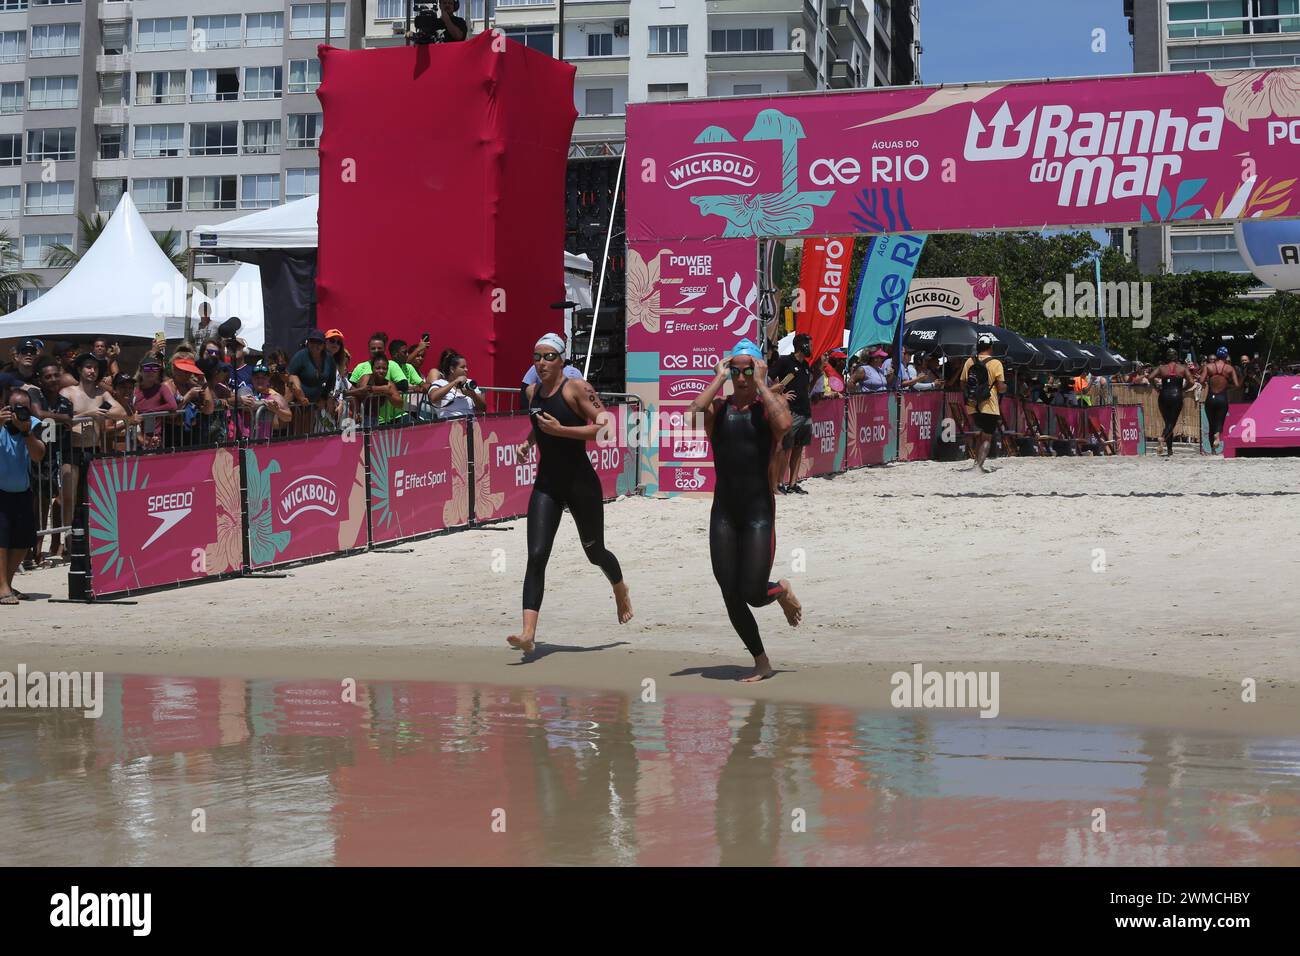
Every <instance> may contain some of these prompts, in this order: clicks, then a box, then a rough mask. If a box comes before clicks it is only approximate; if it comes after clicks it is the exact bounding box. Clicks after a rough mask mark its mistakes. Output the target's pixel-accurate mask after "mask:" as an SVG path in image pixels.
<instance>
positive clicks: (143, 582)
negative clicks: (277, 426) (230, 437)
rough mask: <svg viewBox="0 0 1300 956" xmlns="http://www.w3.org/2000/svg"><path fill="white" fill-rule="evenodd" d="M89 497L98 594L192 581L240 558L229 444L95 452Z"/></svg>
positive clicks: (234, 462)
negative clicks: (116, 454) (108, 454)
mask: <svg viewBox="0 0 1300 956" xmlns="http://www.w3.org/2000/svg"><path fill="white" fill-rule="evenodd" d="M87 497H88V501H89V521H90V552H91V558H90V568H91V587H92V589H93V591H94V593H95V594H96V595H100V596H103V595H107V594H115V593H121V592H123V591H135V590H140V589H142V588H151V587H160V586H163V585H169V584H180V583H182V582H185V581H197V580H199V579H201V578H205V577H212V576H214V575H219V574H226V573H228V572H231V571H238V570H239V569H240V567H241V566H242V564H243V556H244V550H243V537H242V532H241V530H240V515H241V511H240V502H239V459H238V458H236V457H235V452H234V450H233V449H229V448H214V449H209V450H205V451H192V452H178V453H176V454H168V455H141V456H130V457H126V458H100V459H95V460H94V461H92V462H91V464H90V470H89V477H88V483H87Z"/></svg>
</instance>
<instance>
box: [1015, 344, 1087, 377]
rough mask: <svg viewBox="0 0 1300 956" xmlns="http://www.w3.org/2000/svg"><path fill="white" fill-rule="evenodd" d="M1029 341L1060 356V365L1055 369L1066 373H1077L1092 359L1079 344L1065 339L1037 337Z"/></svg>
mask: <svg viewBox="0 0 1300 956" xmlns="http://www.w3.org/2000/svg"><path fill="white" fill-rule="evenodd" d="M1029 341H1030V342H1032V343H1033V344H1034V345H1037V346H1038V347H1039V348H1043V349H1050V350H1051V351H1052V352H1055V353H1056V354H1057V355H1058V356H1060V358H1061V366H1060V368H1058V369H1056V371H1058V372H1061V373H1063V374H1066V375H1078V374H1079V373H1080V372H1082V371H1084V370H1085V369H1086V368H1087V367H1088V363H1089V362H1091V361H1092V360H1093V358H1092V356H1091V355H1088V354H1086V353H1084V352H1082V351H1080V350H1079V346H1077V345H1075V344H1074V343H1073V342H1067V341H1065V339H1052V338H1037V339H1030V340H1029Z"/></svg>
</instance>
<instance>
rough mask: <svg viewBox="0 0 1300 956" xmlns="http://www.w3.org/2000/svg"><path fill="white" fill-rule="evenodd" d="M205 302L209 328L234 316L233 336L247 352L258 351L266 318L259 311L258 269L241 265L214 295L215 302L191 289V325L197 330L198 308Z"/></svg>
mask: <svg viewBox="0 0 1300 956" xmlns="http://www.w3.org/2000/svg"><path fill="white" fill-rule="evenodd" d="M204 302H206V303H208V306H209V307H210V308H211V310H212V312H211V319H212V325H213V326H217V325H220V324H221V323H222V322H224V321H226V320H227V319H229V318H231V317H233V316H238V318H239V321H240V326H239V332H238V333H237V334H238V335H239V337H240V338H241V339H243V340H244V344H245V345H247V346H248V347H249V348H250V349H252V350H254V351H256V352H260V351H262V345H263V344H264V343H265V341H266V315H265V313H264V312H263V310H262V270H261V269H260V268H258V267H257V266H255V265H253V263H251V262H245V263H243V264H241V265H240V267H239V268H238V269H236V270H235V274H234V275H233V276H231V277H230V281H229V282H227V283H226V284H225V285H224V286H223V287H222V289H221V291H220V292H218V293H217V297H216V298H215V299H213V298H209V297H208V296H206V295H204V294H203V292H202V291H200V290H199V289H198V288H197V287H196V288H195V289H194V306H193V308H192V309H191V311H190V316H191V318H193V319H194V322H193V323H192V325H193V326H194V327H195V328H196V329H197V328H198V324H199V323H198V318H199V306H200V305H201V304H202V303H204Z"/></svg>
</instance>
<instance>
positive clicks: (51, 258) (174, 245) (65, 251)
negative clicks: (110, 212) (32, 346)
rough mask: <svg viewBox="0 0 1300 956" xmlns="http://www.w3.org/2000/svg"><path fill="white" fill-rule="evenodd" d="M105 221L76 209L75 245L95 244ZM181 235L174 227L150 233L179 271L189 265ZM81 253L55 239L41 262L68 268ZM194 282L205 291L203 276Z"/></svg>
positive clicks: (89, 245) (77, 260) (181, 271)
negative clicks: (160, 232) (79, 238)
mask: <svg viewBox="0 0 1300 956" xmlns="http://www.w3.org/2000/svg"><path fill="white" fill-rule="evenodd" d="M106 225H108V220H107V219H105V218H104V215H103V213H99V212H96V213H95V214H94V215H90V216H88V215H86V214H85V213H84V212H79V213H77V232H78V233H79V235H80V237H81V242H80V243H79V245H80V246H81V248H82V250H83V251H84V250H86V249H89V248H90V247H91V246H93V245H94V244H95V240H97V239H98V238H99V237H100V235H101V234H102V233H103V231H104V227H105V226H106ZM184 235H185V234H184V233H182V232H180V231H179V230H176V229H168V230H167V231H166V232H164V233H163V234H162V235H158V234H157V233H155V234H154V239H155V240H157V242H158V248H159V249H161V250H162V251H163V253H164V254H165V255H166V256H167V258H168V259H170V260H171V264H172V265H173V266H175V267H176V271H177V272H179V273H180V274H181V275H184V274H185V270H186V269H187V268H188V267H189V251H188V250H187V249H186V248H185V243H184ZM82 255H83V253H82V252H77V251H76V250H75V249H71V248H69V247H68V246H65V245H63V243H57V244H55V245H53V246H50V248H49V251H48V252H46V254H45V265H46V266H47V267H48V268H50V269H71V268H72V267H73V266H75V265H76V264H77V263H78V262H80V261H81V256H82ZM194 284H195V285H197V286H199V287H200V288H202V289H203V290H204V291H205V292H206V291H207V288H208V280H207V279H195V280H194Z"/></svg>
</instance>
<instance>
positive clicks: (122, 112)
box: [95, 106, 127, 126]
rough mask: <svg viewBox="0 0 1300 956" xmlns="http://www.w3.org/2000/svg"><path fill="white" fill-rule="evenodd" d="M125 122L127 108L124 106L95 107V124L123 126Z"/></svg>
mask: <svg viewBox="0 0 1300 956" xmlns="http://www.w3.org/2000/svg"><path fill="white" fill-rule="evenodd" d="M126 124H127V108H126V107H125V106H96V107H95V125H96V126H125V125H126Z"/></svg>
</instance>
